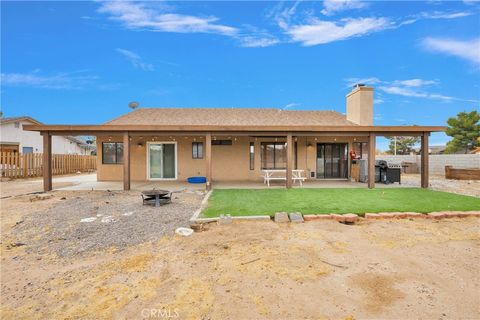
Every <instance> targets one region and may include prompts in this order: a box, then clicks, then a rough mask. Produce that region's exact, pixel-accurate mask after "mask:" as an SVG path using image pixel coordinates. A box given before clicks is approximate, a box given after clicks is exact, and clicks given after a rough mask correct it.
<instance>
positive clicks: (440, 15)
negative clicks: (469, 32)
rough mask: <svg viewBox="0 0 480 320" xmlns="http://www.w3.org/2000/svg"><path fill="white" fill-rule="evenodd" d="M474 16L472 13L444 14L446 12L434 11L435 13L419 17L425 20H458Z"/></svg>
mask: <svg viewBox="0 0 480 320" xmlns="http://www.w3.org/2000/svg"><path fill="white" fill-rule="evenodd" d="M471 15H473V12H470V11H459V12H444V11H433V12H422V13H420V15H419V17H421V18H424V19H457V18H463V17H468V16H471Z"/></svg>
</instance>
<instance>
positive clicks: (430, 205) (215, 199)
mask: <svg viewBox="0 0 480 320" xmlns="http://www.w3.org/2000/svg"><path fill="white" fill-rule="evenodd" d="M447 210H451V211H472V210H480V198H475V197H469V196H463V195H457V194H453V193H447V192H440V191H433V190H428V189H419V188H385V189H364V188H358V189H352V188H349V189H347V188H339V189H333V188H332V189H289V190H287V189H217V190H214V191H213V194H212V195H211V196H210V199H209V203H208V207H207V208H206V209H205V210H204V211H203V216H204V217H216V216H219V215H220V214H231V215H232V216H252V215H270V216H271V215H274V214H275V212H282V211H286V212H301V213H303V214H328V213H357V214H364V213H367V212H370V213H375V212H422V213H426V212H433V211H447Z"/></svg>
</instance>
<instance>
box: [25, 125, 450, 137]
mask: <svg viewBox="0 0 480 320" xmlns="http://www.w3.org/2000/svg"><path fill="white" fill-rule="evenodd" d="M23 128H24V130H28V131H39V132H49V134H52V135H105V134H115V133H122V132H130V133H141V134H148V133H169V134H175V133H177V134H178V133H180V134H186V133H192V134H195V133H197V134H198V133H202V132H212V133H222V132H225V133H230V134H234V133H239V134H240V133H242V134H246V133H248V134H252V133H276V134H286V133H287V132H290V133H295V134H302V133H316V132H319V133H320V132H322V133H332V134H334V133H352V134H353V133H357V132H358V133H362V132H363V133H365V132H375V133H379V134H384V135H397V134H402V133H403V134H406V133H412V134H413V133H421V132H443V131H445V130H446V129H447V128H446V127H444V126H354V125H351V126H311V125H307V126H297V125H295V126H285V125H279V126H258V125H255V126H245V125H229V126H225V125H208V126H205V125H25V126H24V127H23Z"/></svg>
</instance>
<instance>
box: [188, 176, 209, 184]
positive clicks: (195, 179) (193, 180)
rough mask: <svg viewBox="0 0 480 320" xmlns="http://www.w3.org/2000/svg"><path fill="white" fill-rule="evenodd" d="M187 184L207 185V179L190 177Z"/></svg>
mask: <svg viewBox="0 0 480 320" xmlns="http://www.w3.org/2000/svg"><path fill="white" fill-rule="evenodd" d="M187 182H188V183H206V182H207V178H206V177H188V178H187Z"/></svg>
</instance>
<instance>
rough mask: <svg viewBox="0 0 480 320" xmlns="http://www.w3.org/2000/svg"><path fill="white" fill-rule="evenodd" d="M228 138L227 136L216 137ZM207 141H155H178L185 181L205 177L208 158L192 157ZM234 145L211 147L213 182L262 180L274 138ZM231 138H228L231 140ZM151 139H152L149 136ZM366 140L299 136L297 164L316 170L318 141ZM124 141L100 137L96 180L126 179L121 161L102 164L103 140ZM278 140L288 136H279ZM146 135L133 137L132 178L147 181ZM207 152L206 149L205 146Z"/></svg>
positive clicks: (179, 167) (239, 141) (179, 165)
mask: <svg viewBox="0 0 480 320" xmlns="http://www.w3.org/2000/svg"><path fill="white" fill-rule="evenodd" d="M216 138H217V139H228V137H216ZM194 139H195V141H198V142H200V141H205V138H204V137H172V138H170V137H166V138H165V139H162V138H160V137H157V138H156V139H155V141H156V142H160V141H175V142H176V144H177V175H178V177H177V179H178V180H180V181H184V180H186V179H187V177H190V176H205V171H206V170H205V166H206V164H205V158H204V159H193V158H192V142H193V141H194ZM230 139H231V140H232V145H231V146H217V145H213V146H212V179H213V181H219V180H221V181H242V180H250V181H255V180H258V181H261V179H262V178H261V155H260V144H261V142H274V141H275V138H251V137H236V138H235V137H230ZM230 139H229V140H230ZM147 140H148V141H152V138H151V137H149V138H148V139H147ZM355 140H356V141H357V142H361V141H363V142H367V141H368V137H357V138H354V137H316V140H315V137H297V138H296V142H297V162H298V163H297V167H298V169H303V170H305V172H306V175H307V177H310V172H315V171H316V154H317V145H316V144H317V143H321V142H327V143H328V142H331V143H347V144H348V150H351V148H352V144H353V142H354V141H355ZM108 141H111V142H122V137H120V136H118V137H115V136H112V137H97V154H98V157H97V168H98V169H97V179H98V180H99V181H115V180H116V181H120V180H122V179H123V166H122V165H121V164H118V165H116V164H102V142H108ZM277 141H278V142H282V141H285V139H281V138H278V139H277ZM146 142H147V141H146V138H145V137H142V138H139V137H133V138H132V140H131V156H130V157H131V158H130V159H131V179H132V180H134V181H145V180H147V147H146V146H147V143H146ZM250 142H254V144H255V169H254V170H250V160H249V159H250V154H249V146H250ZM204 151H205V148H204Z"/></svg>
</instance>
